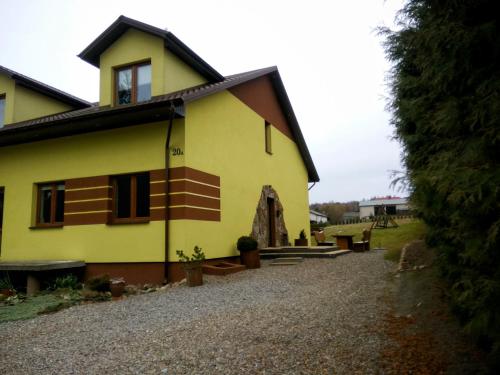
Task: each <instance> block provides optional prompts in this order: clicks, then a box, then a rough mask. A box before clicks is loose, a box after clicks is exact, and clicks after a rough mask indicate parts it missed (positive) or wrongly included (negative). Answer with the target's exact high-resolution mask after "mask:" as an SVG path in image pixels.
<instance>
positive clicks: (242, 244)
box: [236, 236, 259, 251]
mask: <svg viewBox="0 0 500 375" xmlns="http://www.w3.org/2000/svg"><path fill="white" fill-rule="evenodd" d="M258 245H259V244H258V243H257V241H256V240H255V239H254V238H253V237H250V236H241V237H240V238H238V243H237V244H236V247H237V248H238V250H239V251H252V250H257V247H258Z"/></svg>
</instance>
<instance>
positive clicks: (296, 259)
mask: <svg viewBox="0 0 500 375" xmlns="http://www.w3.org/2000/svg"><path fill="white" fill-rule="evenodd" d="M303 260H304V258H302V257H283V258H277V259H276V260H275V262H302V261H303Z"/></svg>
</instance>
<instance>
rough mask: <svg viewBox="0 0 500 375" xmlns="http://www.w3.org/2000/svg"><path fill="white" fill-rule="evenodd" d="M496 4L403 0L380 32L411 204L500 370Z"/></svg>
mask: <svg viewBox="0 0 500 375" xmlns="http://www.w3.org/2000/svg"><path fill="white" fill-rule="evenodd" d="M496 5H497V2H496V1H491V0H490V1H482V0H474V1H473V0H468V1H463V0H462V1H451V0H442V1H428V0H427V1H422V0H410V1H407V2H406V5H405V7H404V9H403V11H402V12H401V14H400V25H399V26H400V27H399V28H398V30H397V31H390V30H387V29H382V33H383V34H385V37H386V39H385V41H386V44H385V47H386V52H387V55H388V57H389V58H390V60H391V61H392V63H393V70H392V72H391V76H390V84H391V89H392V96H391V103H390V106H391V109H392V111H393V124H394V126H395V128H396V134H395V135H396V138H397V139H399V140H400V142H401V144H402V145H403V149H404V156H403V161H404V164H405V166H406V169H407V175H406V178H403V180H405V182H407V183H408V185H409V187H410V190H411V195H412V196H411V198H412V202H413V204H414V205H415V207H416V209H417V212H418V215H419V216H420V217H421V218H422V219H423V220H424V221H425V222H426V223H427V225H428V227H429V232H428V233H429V234H428V242H429V243H430V244H431V245H433V246H435V247H436V248H437V249H438V252H439V263H440V265H441V270H442V274H443V276H444V277H445V278H446V280H447V281H448V282H449V293H450V297H451V303H452V306H453V310H454V311H455V312H456V313H457V315H458V316H459V318H460V320H461V321H462V323H463V324H464V328H465V330H466V331H467V332H468V333H470V334H471V335H473V336H474V337H475V338H476V339H477V341H478V342H479V343H480V344H481V346H482V347H483V348H485V349H486V350H487V351H488V352H489V353H490V356H489V358H490V360H491V363H492V364H493V365H494V366H496V367H500V359H499V358H500V160H499V155H500V37H499V35H500V32H499V31H500V30H499V23H498V18H499V17H498V11H497V10H496V8H495V6H496Z"/></svg>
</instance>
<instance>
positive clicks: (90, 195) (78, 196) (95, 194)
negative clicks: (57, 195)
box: [64, 187, 111, 202]
mask: <svg viewBox="0 0 500 375" xmlns="http://www.w3.org/2000/svg"><path fill="white" fill-rule="evenodd" d="M108 197H111V188H110V187H103V188H96V189H88V190H75V191H66V192H65V194H64V200H65V201H66V202H67V201H80V200H85V199H97V198H108Z"/></svg>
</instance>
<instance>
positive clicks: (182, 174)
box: [169, 167, 220, 186]
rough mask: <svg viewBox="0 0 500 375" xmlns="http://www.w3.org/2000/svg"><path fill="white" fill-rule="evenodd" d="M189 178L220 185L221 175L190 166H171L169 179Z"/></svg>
mask: <svg viewBox="0 0 500 375" xmlns="http://www.w3.org/2000/svg"><path fill="white" fill-rule="evenodd" d="M179 179H189V180H193V181H197V182H202V183H204V184H209V185H214V186H220V177H219V176H216V175H213V174H210V173H206V172H203V171H199V170H197V169H193V168H189V167H177V168H170V170H169V180H179Z"/></svg>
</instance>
